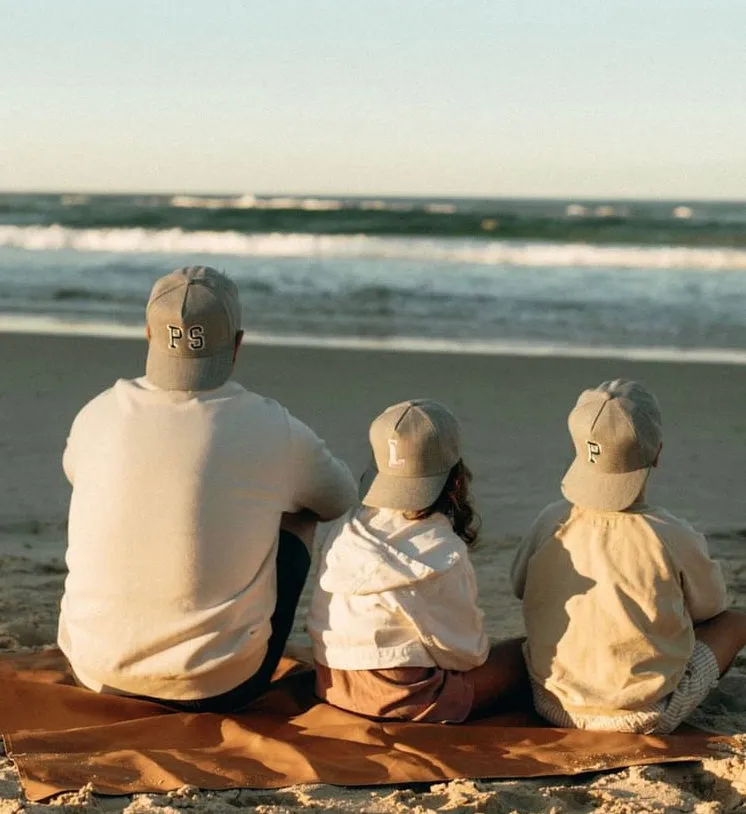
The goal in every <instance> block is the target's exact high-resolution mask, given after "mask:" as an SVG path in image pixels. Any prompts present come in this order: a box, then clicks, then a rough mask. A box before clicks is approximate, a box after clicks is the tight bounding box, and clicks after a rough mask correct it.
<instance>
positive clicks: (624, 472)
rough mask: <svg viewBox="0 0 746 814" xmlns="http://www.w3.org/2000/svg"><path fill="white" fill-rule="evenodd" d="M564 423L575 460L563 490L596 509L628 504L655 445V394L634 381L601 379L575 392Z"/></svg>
mask: <svg viewBox="0 0 746 814" xmlns="http://www.w3.org/2000/svg"><path fill="white" fill-rule="evenodd" d="M567 424H568V427H569V430H570V435H571V436H572V441H573V444H574V445H575V460H574V461H573V463H572V464H571V466H570V468H569V469H568V470H567V473H566V474H565V477H564V480H563V481H562V493H563V494H564V496H565V497H566V498H567V499H568V500H569V501H570V502H571V503H574V504H575V505H576V506H581V507H583V508H586V509H597V510H599V511H622V510H623V509H626V508H627V507H628V506H631V505H632V503H634V502H635V499H636V498H637V497H638V495H639V494H640V492H641V491H642V488H643V486H644V485H645V482H646V481H647V478H648V475H649V474H650V468H651V467H652V465H653V463H654V462H655V460H656V457H657V455H658V451H659V449H660V446H661V414H660V409H659V407H658V403H657V401H656V400H655V396H654V395H653V394H652V393H650V392H649V391H648V390H646V389H645V387H643V385H641V384H639V383H638V382H633V381H626V380H625V379H615V380H614V381H610V382H604V383H603V384H601V385H599V386H598V387H597V388H596V389H595V390H585V391H584V392H583V393H581V394H580V398H579V399H578V401H577V404H576V405H575V407H574V408H573V410H572V412H571V413H570V416H569V418H568V421H567Z"/></svg>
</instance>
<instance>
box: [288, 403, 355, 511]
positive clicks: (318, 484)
mask: <svg viewBox="0 0 746 814" xmlns="http://www.w3.org/2000/svg"><path fill="white" fill-rule="evenodd" d="M288 421H289V425H290V443H291V455H292V463H291V487H290V494H289V497H288V500H289V505H288V507H287V509H286V511H288V512H299V511H301V510H302V509H309V510H310V511H312V512H314V513H315V514H316V515H318V517H319V519H320V520H322V521H326V520H334V519H335V518H337V517H339V516H340V515H342V514H344V513H345V512H346V511H347V510H348V509H349V508H350V507H351V506H353V505H354V504H355V503H356V502H357V486H356V485H355V480H354V479H353V477H352V474H351V473H350V470H349V469H348V468H347V465H346V464H345V463H344V462H343V461H341V460H339V459H338V458H335V457H334V456H333V455H332V454H331V452H329V450H328V449H327V446H326V444H325V443H324V442H323V441H322V440H321V439H320V438H319V437H318V436H317V435H316V434H315V433H314V432H313V430H311V429H310V428H309V427H307V426H306V425H305V424H304V423H303V422H302V421H299V420H298V419H297V418H295V417H294V416H292V415H290V414H288Z"/></svg>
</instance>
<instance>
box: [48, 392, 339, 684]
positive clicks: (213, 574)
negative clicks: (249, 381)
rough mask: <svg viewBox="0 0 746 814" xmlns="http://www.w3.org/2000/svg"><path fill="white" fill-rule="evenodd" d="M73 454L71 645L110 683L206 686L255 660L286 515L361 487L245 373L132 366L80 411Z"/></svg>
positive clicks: (264, 634) (78, 662)
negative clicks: (205, 384) (173, 383)
mask: <svg viewBox="0 0 746 814" xmlns="http://www.w3.org/2000/svg"><path fill="white" fill-rule="evenodd" d="M63 463H64V467H65V471H66V473H67V475H68V477H69V479H70V480H71V482H72V483H73V486H74V489H73V497H72V501H71V507H70V525H69V546H68V553H67V559H68V566H69V569H70V575H69V577H68V579H67V582H66V586H65V596H64V598H63V602H62V612H61V617H60V645H61V647H62V648H63V650H64V651H65V652H66V654H67V656H68V658H69V659H70V661H71V663H72V665H73V668H74V669H75V670H76V673H77V674H78V677H79V678H80V680H81V681H82V682H83V683H84V684H86V685H87V686H89V687H91V688H92V689H96V690H101V689H106V688H107V687H113V688H115V689H118V690H122V691H127V692H132V693H136V694H140V695H150V696H155V697H161V698H179V699H189V698H201V697H207V696H213V695H218V694H221V693H223V692H225V691H227V690H229V689H231V688H232V687H234V686H235V685H236V684H238V683H239V682H241V681H242V680H243V679H245V678H246V676H249V675H252V674H253V672H254V671H255V670H256V669H257V668H258V667H259V665H260V663H261V662H262V659H263V657H264V655H265V652H266V644H267V640H268V638H269V635H270V617H271V615H272V611H273V609H274V605H275V580H276V571H275V555H276V547H277V538H278V529H279V526H280V517H281V514H282V513H283V512H293V511H298V510H299V509H301V508H311V509H313V510H315V511H316V512H317V513H318V514H320V515H322V516H324V515H329V516H334V515H336V514H338V513H340V512H341V511H343V510H344V509H345V508H346V506H347V505H348V504H349V501H350V494H349V492H350V489H349V487H348V482H349V475H348V474H347V473H346V470H344V468H343V467H342V465H341V464H340V463H339V462H338V461H336V460H335V459H333V458H332V457H331V456H330V455H329V453H328V452H327V450H326V447H325V446H324V445H323V442H321V441H320V440H319V439H318V438H317V437H316V436H315V435H314V434H313V433H312V432H311V431H310V430H309V429H308V428H307V427H305V425H303V424H301V423H300V422H298V421H297V420H296V419H294V418H293V417H292V416H290V415H289V414H288V413H287V411H286V410H285V409H284V408H283V407H281V406H280V405H279V404H277V403H276V402H274V401H272V400H270V399H265V398H262V397H260V396H258V395H256V394H253V393H249V392H247V391H246V390H244V388H243V387H241V386H240V385H238V384H236V383H234V382H230V381H229V382H227V383H226V384H224V385H223V386H221V387H219V388H217V389H215V390H207V391H201V392H191V393H189V392H183V391H167V390H161V389H157V388H155V387H153V386H152V385H150V384H149V383H148V382H147V380H145V379H138V380H135V381H126V380H120V381H118V382H117V383H116V385H115V386H114V387H113V388H112V389H110V390H108V391H106V392H105V393H103V394H101V395H100V396H98V397H97V398H96V399H94V400H93V401H92V402H90V403H89V404H88V405H87V406H86V407H85V408H83V410H82V411H81V412H80V414H79V416H78V417H77V418H76V421H75V423H74V424H73V428H72V430H71V433H70V438H69V440H68V447H67V449H66V452H65V458H64V462H63ZM335 479H336V483H337V485H338V489H337V490H336V493H335V490H334V488H333V487H334V484H335ZM344 487H347V488H344Z"/></svg>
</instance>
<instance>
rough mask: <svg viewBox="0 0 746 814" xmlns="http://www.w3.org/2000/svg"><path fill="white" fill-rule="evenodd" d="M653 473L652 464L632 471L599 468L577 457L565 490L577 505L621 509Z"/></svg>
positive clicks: (566, 474) (568, 471)
mask: <svg viewBox="0 0 746 814" xmlns="http://www.w3.org/2000/svg"><path fill="white" fill-rule="evenodd" d="M649 475H650V467H645V468H644V469H635V470H634V471H632V472H622V473H610V472H599V471H598V468H597V467H596V466H594V465H593V464H588V463H586V462H585V461H581V460H580V459H578V458H576V459H575V460H574V461H573V462H572V464H571V465H570V468H569V469H568V470H567V472H566V473H565V477H564V478H563V479H562V494H563V495H564V496H565V497H566V498H567V499H568V500H569V501H570V503H573V504H574V505H576V506H580V507H581V508H583V509H595V510H597V511H602V512H621V511H622V510H623V509H626V508H628V507H629V506H631V505H632V504H633V503H634V502H635V500H636V499H637V497H638V496H639V494H640V492H642V488H643V486H645V482H646V481H647V479H648V476H649Z"/></svg>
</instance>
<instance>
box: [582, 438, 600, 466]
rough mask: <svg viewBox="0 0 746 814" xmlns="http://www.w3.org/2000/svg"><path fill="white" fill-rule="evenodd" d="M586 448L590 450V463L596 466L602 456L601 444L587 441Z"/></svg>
mask: <svg viewBox="0 0 746 814" xmlns="http://www.w3.org/2000/svg"><path fill="white" fill-rule="evenodd" d="M585 447H586V449H587V450H588V463H589V464H595V463H596V461H597V460H598V456H599V455H600V454H601V444H597V443H596V442H595V441H586V442H585Z"/></svg>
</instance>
